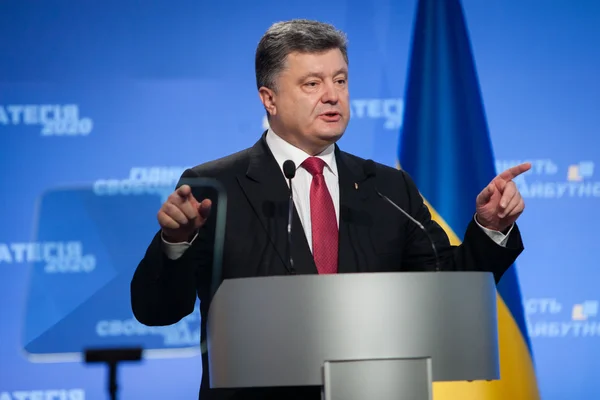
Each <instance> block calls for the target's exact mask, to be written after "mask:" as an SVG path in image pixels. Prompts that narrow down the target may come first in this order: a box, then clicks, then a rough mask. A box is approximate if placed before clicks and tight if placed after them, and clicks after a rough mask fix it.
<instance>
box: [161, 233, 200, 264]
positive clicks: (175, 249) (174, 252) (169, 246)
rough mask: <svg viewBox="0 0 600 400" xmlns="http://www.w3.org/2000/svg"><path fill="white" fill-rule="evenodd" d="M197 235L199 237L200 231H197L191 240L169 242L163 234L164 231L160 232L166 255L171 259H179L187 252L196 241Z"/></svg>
mask: <svg viewBox="0 0 600 400" xmlns="http://www.w3.org/2000/svg"><path fill="white" fill-rule="evenodd" d="M196 237H198V232H196V234H195V235H194V237H193V238H192V240H190V241H189V242H177V243H172V242H168V241H167V240H166V239H165V237H164V236H163V232H160V238H161V240H162V243H163V251H164V252H165V254H166V256H167V257H168V258H169V259H171V260H177V259H178V258H179V257H181V256H182V255H183V253H185V251H186V250H187V249H188V248H189V247H190V246H191V245H192V243H194V240H196Z"/></svg>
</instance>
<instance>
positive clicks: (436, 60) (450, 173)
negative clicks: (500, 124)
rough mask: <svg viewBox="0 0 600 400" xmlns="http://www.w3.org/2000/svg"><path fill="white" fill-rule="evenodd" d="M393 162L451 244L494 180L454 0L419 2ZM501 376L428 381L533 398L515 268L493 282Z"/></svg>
mask: <svg viewBox="0 0 600 400" xmlns="http://www.w3.org/2000/svg"><path fill="white" fill-rule="evenodd" d="M412 40H413V42H412V49H411V59H410V63H409V71H408V76H407V82H406V85H407V86H406V95H405V99H404V100H405V106H404V120H403V128H402V134H401V139H400V143H399V151H398V158H399V159H398V162H399V164H400V166H401V168H402V169H404V170H406V171H407V172H408V173H409V174H410V175H411V176H412V177H413V178H414V180H415V182H416V184H417V186H418V188H419V190H420V191H421V194H422V195H423V197H424V199H425V202H426V204H427V206H428V207H429V209H430V211H431V214H432V216H433V218H434V219H435V220H436V221H437V222H438V223H439V224H440V225H441V226H442V227H443V228H444V230H445V231H446V233H447V234H448V236H449V238H450V242H451V243H452V244H460V239H459V237H462V235H463V234H464V232H465V231H466V228H467V225H468V224H469V222H470V221H471V219H472V218H473V213H474V206H475V199H476V197H477V195H478V194H479V192H480V191H481V190H482V189H483V188H485V187H486V185H488V184H489V182H490V181H491V180H492V179H494V177H495V175H496V171H495V168H494V156H493V153H492V146H491V143H490V138H489V133H488V127H487V122H486V117H485V112H484V108H483V102H482V99H481V93H480V89H479V83H478V79H477V73H476V70H475V65H474V61H473V56H472V53H471V46H470V43H469V37H468V33H467V28H466V23H465V21H464V16H463V11H462V7H461V4H460V2H459V0H420V1H419V2H418V5H417V14H416V19H415V26H414V32H413V39H412ZM498 328H499V332H498V334H499V347H500V363H501V364H500V375H501V376H500V380H498V381H493V382H470V383H469V382H443V383H435V384H434V398H435V400H446V399H448V400H450V399H452V400H456V399H461V400H467V399H473V400H475V399H476V400H491V399H494V400H496V399H497V400H507V399H510V400H517V399H523V400H533V399H539V394H538V388H537V382H536V376H535V370H534V363H533V357H532V352H531V344H530V342H529V338H528V334H527V329H526V325H525V318H524V313H523V306H522V302H521V294H520V289H519V284H518V280H517V275H516V272H515V267H514V266H513V267H511V268H510V269H509V271H507V272H506V273H505V275H504V276H503V278H502V280H501V282H500V284H499V285H498Z"/></svg>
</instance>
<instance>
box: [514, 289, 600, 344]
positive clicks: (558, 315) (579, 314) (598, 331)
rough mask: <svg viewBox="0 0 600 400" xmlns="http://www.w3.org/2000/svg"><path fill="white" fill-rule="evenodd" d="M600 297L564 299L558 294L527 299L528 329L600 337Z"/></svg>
mask: <svg viewBox="0 0 600 400" xmlns="http://www.w3.org/2000/svg"><path fill="white" fill-rule="evenodd" d="M599 309H600V301H598V300H583V301H580V302H577V303H574V304H572V303H561V302H559V301H558V299H555V298H531V299H528V300H526V301H525V313H526V317H527V329H528V331H529V335H530V336H531V337H543V338H563V337H576V338H586V337H600V318H599V315H598V313H599Z"/></svg>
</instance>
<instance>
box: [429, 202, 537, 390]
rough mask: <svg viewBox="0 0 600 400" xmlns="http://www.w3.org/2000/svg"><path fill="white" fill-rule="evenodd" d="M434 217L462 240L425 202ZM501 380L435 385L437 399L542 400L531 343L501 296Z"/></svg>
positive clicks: (455, 240)
mask: <svg viewBox="0 0 600 400" xmlns="http://www.w3.org/2000/svg"><path fill="white" fill-rule="evenodd" d="M424 201H425V204H426V205H427V207H428V208H429V211H430V213H431V217H432V219H433V220H434V221H436V222H437V223H438V224H439V225H440V226H441V227H442V228H443V229H444V231H446V234H447V235H448V238H449V239H450V243H451V244H453V245H459V244H460V243H461V240H460V239H459V238H458V236H456V233H454V231H453V230H452V229H451V228H450V226H448V224H447V223H446V221H444V219H443V218H442V217H441V216H440V215H439V214H438V213H437V212H436V211H435V209H434V208H433V207H431V205H430V204H429V203H428V202H427V201H426V200H425V199H424ZM497 310H498V340H499V343H498V344H499V348H500V380H497V381H493V382H484V381H476V382H434V384H433V398H434V400H458V399H460V400H508V399H510V400H539V398H540V395H539V392H538V387H537V379H536V376H535V370H534V366H533V361H532V359H531V357H530V356H529V350H528V348H527V344H526V342H525V340H524V338H523V336H522V335H521V331H520V329H519V327H518V326H517V324H516V322H515V320H514V318H513V316H512V314H511V312H510V310H509V309H508V307H507V306H506V304H505V303H504V300H503V299H502V297H501V296H500V294H498V293H497Z"/></svg>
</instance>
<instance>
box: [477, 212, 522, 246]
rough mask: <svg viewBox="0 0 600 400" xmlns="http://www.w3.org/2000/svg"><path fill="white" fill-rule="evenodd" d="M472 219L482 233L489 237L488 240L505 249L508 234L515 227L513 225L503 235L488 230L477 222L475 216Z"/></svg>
mask: <svg viewBox="0 0 600 400" xmlns="http://www.w3.org/2000/svg"><path fill="white" fill-rule="evenodd" d="M473 218H474V219H475V223H476V224H477V225H478V226H479V227H480V228H481V229H483V231H484V232H485V233H486V234H487V235H488V236H489V237H490V239H492V240H493V241H494V242H496V244H498V245H499V246H502V247H506V242H507V241H508V237H509V235H510V232H511V231H512V229H513V227H514V226H515V224H512V225H511V226H510V229H509V230H508V232H507V233H506V234H504V233H502V232H500V231H494V230H492V229H488V228H486V227H484V226H483V225H481V224H480V223H479V221H477V214H475V216H474V217H473Z"/></svg>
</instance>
